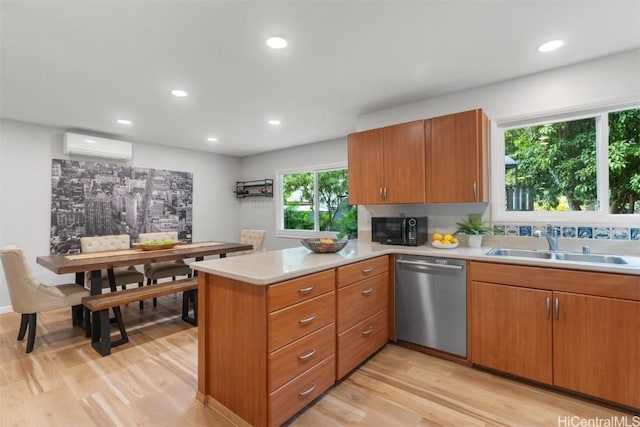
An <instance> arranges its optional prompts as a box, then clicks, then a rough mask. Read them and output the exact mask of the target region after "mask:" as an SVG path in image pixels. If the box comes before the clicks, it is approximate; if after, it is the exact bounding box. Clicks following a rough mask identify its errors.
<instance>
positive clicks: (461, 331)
mask: <svg viewBox="0 0 640 427" xmlns="http://www.w3.org/2000/svg"><path fill="white" fill-rule="evenodd" d="M466 264H467V263H466V261H465V260H457V259H450V258H436V257H425V256H417V255H396V273H395V274H396V277H395V279H396V325H395V327H396V338H397V339H399V340H403V341H407V342H410V343H414V344H419V345H422V346H424V347H429V348H433V349H436V350H440V351H445V352H447V353H452V354H455V355H458V356H463V357H466V356H467V274H466V267H467V266H466Z"/></svg>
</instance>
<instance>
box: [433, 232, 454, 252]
mask: <svg viewBox="0 0 640 427" xmlns="http://www.w3.org/2000/svg"><path fill="white" fill-rule="evenodd" d="M431 246H433V247H434V248H438V249H454V248H457V247H458V239H456V238H455V237H453V235H451V234H446V233H445V234H442V233H433V236H431Z"/></svg>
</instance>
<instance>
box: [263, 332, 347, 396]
mask: <svg viewBox="0 0 640 427" xmlns="http://www.w3.org/2000/svg"><path fill="white" fill-rule="evenodd" d="M335 351H336V328H335V323H331V324H329V325H327V326H325V327H324V328H322V329H320V330H318V331H316V332H313V333H311V334H309V335H307V336H305V337H302V338H300V339H299V340H297V341H294V342H292V343H291V344H289V345H286V346H284V347H282V348H281V349H279V350H277V351H275V352H273V353H271V354H270V355H269V390H271V391H273V390H275V389H277V388H278V387H280V386H282V385H283V384H284V383H286V382H287V381H289V380H291V379H292V378H295V377H297V376H298V375H300V374H301V373H303V372H304V371H306V370H307V369H309V368H311V367H313V365H315V364H316V363H318V362H319V361H321V360H324V359H326V358H327V357H329V356H331V355H332V354H334V353H335Z"/></svg>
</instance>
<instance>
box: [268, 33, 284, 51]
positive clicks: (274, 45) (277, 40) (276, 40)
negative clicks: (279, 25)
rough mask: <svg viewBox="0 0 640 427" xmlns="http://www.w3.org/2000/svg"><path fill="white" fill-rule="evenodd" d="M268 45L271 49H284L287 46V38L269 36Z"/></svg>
mask: <svg viewBox="0 0 640 427" xmlns="http://www.w3.org/2000/svg"><path fill="white" fill-rule="evenodd" d="M267 46H269V47H270V48H271V49H284V48H285V47H287V40H286V39H285V38H284V37H279V36H276V37H269V38H268V39H267Z"/></svg>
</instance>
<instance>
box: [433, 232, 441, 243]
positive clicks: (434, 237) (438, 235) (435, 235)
mask: <svg viewBox="0 0 640 427" xmlns="http://www.w3.org/2000/svg"><path fill="white" fill-rule="evenodd" d="M436 240H442V234H440V233H433V241H434V242H435V241H436Z"/></svg>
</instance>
